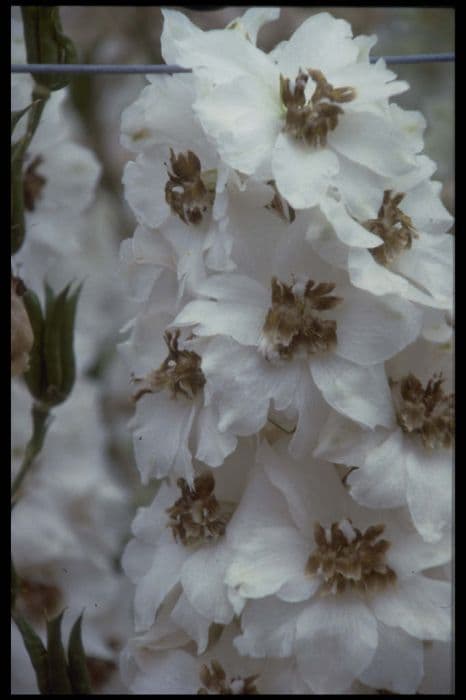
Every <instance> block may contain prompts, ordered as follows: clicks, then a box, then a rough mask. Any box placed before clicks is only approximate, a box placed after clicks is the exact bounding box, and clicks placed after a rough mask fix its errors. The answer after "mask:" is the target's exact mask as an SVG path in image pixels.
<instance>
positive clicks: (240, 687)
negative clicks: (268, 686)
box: [197, 659, 260, 695]
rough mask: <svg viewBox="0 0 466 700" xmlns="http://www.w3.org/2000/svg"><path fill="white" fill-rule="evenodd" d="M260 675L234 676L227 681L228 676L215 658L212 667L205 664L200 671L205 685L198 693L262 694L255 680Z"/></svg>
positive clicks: (200, 676) (201, 679)
mask: <svg viewBox="0 0 466 700" xmlns="http://www.w3.org/2000/svg"><path fill="white" fill-rule="evenodd" d="M258 677H259V676H258V675H255V676H248V677H247V678H232V679H231V680H230V681H227V676H226V673H225V671H224V670H223V667H222V665H221V664H220V663H219V662H218V661H216V660H215V659H214V660H213V661H211V662H210V669H209V667H208V666H206V665H204V666H202V668H201V671H200V673H199V678H200V681H201V683H202V685H203V686H204V687H203V688H199V690H198V691H197V694H198V695H260V693H259V691H258V690H257V688H256V685H255V681H256V680H257V679H258Z"/></svg>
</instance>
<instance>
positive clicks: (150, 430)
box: [133, 392, 196, 484]
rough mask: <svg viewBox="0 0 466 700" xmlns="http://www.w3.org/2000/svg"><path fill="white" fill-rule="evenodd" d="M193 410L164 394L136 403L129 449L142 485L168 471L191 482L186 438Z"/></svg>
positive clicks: (144, 398) (189, 456)
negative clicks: (130, 447)
mask: <svg viewBox="0 0 466 700" xmlns="http://www.w3.org/2000/svg"><path fill="white" fill-rule="evenodd" d="M195 410H196V407H195V405H194V403H188V402H187V401H186V400H184V399H183V398H180V399H171V398H170V396H169V395H168V394H166V393H165V392H160V393H158V394H146V395H145V396H142V397H141V398H140V399H139V401H138V407H137V414H136V416H135V418H134V419H133V428H134V431H133V447H134V454H135V458H136V463H137V465H138V469H139V471H140V472H141V479H142V483H143V484H147V483H148V481H149V479H150V478H151V477H157V478H161V477H164V476H166V475H167V474H168V473H169V472H170V471H171V470H173V471H174V472H175V473H176V474H180V475H182V476H184V477H185V478H187V479H188V481H191V480H192V460H191V454H190V452H189V449H188V437H189V433H190V431H191V424H192V421H193V419H194V414H195Z"/></svg>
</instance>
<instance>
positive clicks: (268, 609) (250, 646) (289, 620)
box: [234, 596, 307, 657]
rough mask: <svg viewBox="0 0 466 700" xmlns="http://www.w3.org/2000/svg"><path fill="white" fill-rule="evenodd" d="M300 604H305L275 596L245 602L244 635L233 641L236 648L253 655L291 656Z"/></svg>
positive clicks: (300, 610) (242, 652)
mask: <svg viewBox="0 0 466 700" xmlns="http://www.w3.org/2000/svg"><path fill="white" fill-rule="evenodd" d="M303 605H304V606H305V605H307V604H306V603H304V604H303V603H301V604H295V605H291V604H290V603H283V602H282V601H280V600H277V598H275V596H270V597H268V598H263V599H262V600H258V601H255V600H253V601H250V602H248V604H247V605H246V608H245V609H244V612H243V615H242V617H241V626H242V630H243V634H242V635H241V636H240V637H236V639H235V641H234V645H235V647H236V649H238V651H239V653H240V654H242V655H247V656H253V657H264V656H278V657H286V656H291V654H292V653H293V647H294V640H295V636H296V621H297V617H298V615H299V614H300V613H301V612H302V610H303Z"/></svg>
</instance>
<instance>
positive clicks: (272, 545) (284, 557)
mask: <svg viewBox="0 0 466 700" xmlns="http://www.w3.org/2000/svg"><path fill="white" fill-rule="evenodd" d="M308 558H309V543H308V542H307V541H306V540H305V538H303V537H301V536H300V534H299V533H298V532H297V531H296V530H295V529H294V528H291V527H286V528H285V527H267V528H262V529H261V530H260V531H257V530H256V531H251V532H250V534H249V537H248V540H247V542H244V543H243V545H242V546H241V548H238V549H236V550H235V553H234V556H233V561H232V563H231V565H230V566H229V568H228V570H227V575H226V579H225V580H226V582H227V583H228V585H230V586H233V587H235V588H236V589H237V590H238V592H239V593H240V595H242V596H245V597H247V598H263V597H264V596H267V595H271V594H273V593H276V592H277V591H278V590H279V589H280V588H281V587H282V586H283V585H284V584H286V583H288V582H289V581H294V580H295V579H298V578H299V579H300V577H301V575H302V573H303V572H304V570H305V568H306V562H307V560H308ZM313 591H314V587H313V586H310V587H309V588H306V587H301V588H300V592H301V593H302V595H304V596H305V597H308V596H309V595H311V594H312V592H313Z"/></svg>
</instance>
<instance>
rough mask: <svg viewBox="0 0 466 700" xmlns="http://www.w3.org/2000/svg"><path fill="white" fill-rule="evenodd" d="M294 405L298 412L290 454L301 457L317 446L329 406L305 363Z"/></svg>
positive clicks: (296, 457) (297, 457)
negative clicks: (317, 388)
mask: <svg viewBox="0 0 466 700" xmlns="http://www.w3.org/2000/svg"><path fill="white" fill-rule="evenodd" d="M294 406H295V408H296V411H297V413H298V422H297V425H296V430H295V432H294V434H293V436H292V438H291V440H290V444H289V450H290V454H291V455H292V456H293V457H294V458H295V459H300V458H301V457H303V456H304V455H305V454H309V452H310V450H311V449H312V448H313V447H314V446H315V443H316V440H317V437H318V435H319V433H320V430H321V428H322V425H323V423H324V421H325V418H326V417H327V413H328V406H327V404H326V403H325V401H324V400H323V399H322V396H321V394H320V392H319V391H317V390H316V387H315V385H314V382H313V381H312V379H311V377H310V376H309V365H308V363H303V367H302V370H301V378H299V379H298V383H297V386H296V392H295V395H294Z"/></svg>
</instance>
